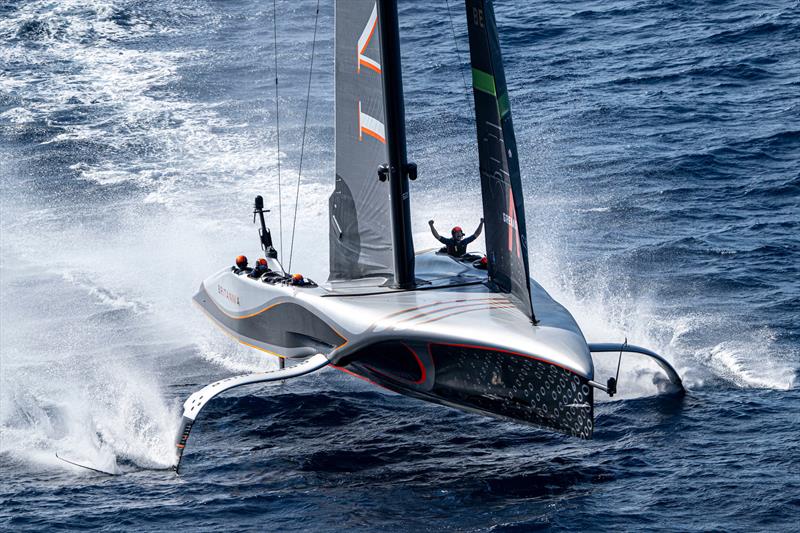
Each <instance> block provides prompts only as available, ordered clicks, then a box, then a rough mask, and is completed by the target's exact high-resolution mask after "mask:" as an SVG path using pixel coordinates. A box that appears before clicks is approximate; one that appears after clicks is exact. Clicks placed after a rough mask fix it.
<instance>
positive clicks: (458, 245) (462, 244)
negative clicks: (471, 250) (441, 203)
mask: <svg viewBox="0 0 800 533" xmlns="http://www.w3.org/2000/svg"><path fill="white" fill-rule="evenodd" d="M428 225H429V226H430V227H431V233H433V236H434V237H436V240H438V241H439V242H440V243H442V244H444V246H445V247H444V248H443V249H442V251H446V252H447V253H448V254H449V255H451V256H453V257H464V255H466V253H467V246H468V245H469V244H470V243H471V242H472V241H474V240H475V239H477V238H478V235H480V234H481V231H482V230H483V219H481V223H480V224H479V225H478V229H476V230H475V233H473V234H472V235H470V236H469V237H467V238H464V231H463V230H462V229H461V226H456V227H454V228H453V229H452V231H451V232H450V233H451V234H452V236H453V237H452V238H450V239H448V238H445V237H442V236H441V235H439V232H438V231H436V228H435V227H433V220H429V221H428Z"/></svg>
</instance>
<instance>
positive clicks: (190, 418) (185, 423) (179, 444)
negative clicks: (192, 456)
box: [174, 353, 330, 472]
mask: <svg viewBox="0 0 800 533" xmlns="http://www.w3.org/2000/svg"><path fill="white" fill-rule="evenodd" d="M329 363H330V361H329V360H328V357H327V356H325V355H324V354H321V353H319V354H317V355H314V356H312V357H310V358H309V359H306V360H305V361H303V362H302V363H299V364H297V365H293V366H290V367H288V368H281V369H279V370H272V371H270V372H258V373H255V374H245V375H243V376H233V377H229V378H225V379H222V380H220V381H215V382H214V383H211V384H210V385H206V386H205V387H203V388H202V389H200V390H199V391H197V392H195V393H194V394H192V395H191V396H189V398H187V399H186V401H185V402H184V403H183V418H182V419H181V426H180V432H179V433H178V438H177V441H176V443H175V446H176V450H175V451H176V453H175V466H174V469H175V472H178V468H179V467H180V464H181V458H182V457H183V451H184V450H185V449H186V442H187V441H188V440H189V433H190V432H191V430H192V426H193V425H194V421H195V419H197V415H199V414H200V411H201V410H202V409H203V407H205V406H206V404H208V402H210V401H211V400H212V399H213V398H215V397H216V396H218V395H219V394H221V393H223V392H225V391H227V390H230V389H233V388H236V387H241V386H242V385H252V384H254V383H267V382H270V381H283V380H286V379H290V378H296V377H300V376H304V375H306V374H310V373H311V372H316V371H317V370H320V369H322V368H324V367H326V366H327V365H328V364H329Z"/></svg>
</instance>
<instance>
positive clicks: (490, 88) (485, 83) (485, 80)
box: [472, 68, 497, 96]
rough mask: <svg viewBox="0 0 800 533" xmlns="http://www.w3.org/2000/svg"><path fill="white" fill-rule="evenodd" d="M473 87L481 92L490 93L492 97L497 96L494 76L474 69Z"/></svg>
mask: <svg viewBox="0 0 800 533" xmlns="http://www.w3.org/2000/svg"><path fill="white" fill-rule="evenodd" d="M472 86H473V87H475V88H476V89H478V90H479V91H483V92H485V93H489V94H491V95H492V96H497V93H496V92H495V90H494V76H492V75H491V74H488V73H486V72H484V71H482V70H478V69H476V68H473V69H472Z"/></svg>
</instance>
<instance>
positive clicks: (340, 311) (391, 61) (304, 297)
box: [176, 0, 682, 468]
mask: <svg viewBox="0 0 800 533" xmlns="http://www.w3.org/2000/svg"><path fill="white" fill-rule="evenodd" d="M465 3H466V15H467V17H466V20H467V26H468V29H469V30H468V33H469V47H470V59H471V66H472V82H473V94H474V102H475V122H476V126H477V140H478V148H479V159H480V161H479V163H480V181H481V192H482V195H483V216H484V218H485V223H486V247H487V254H486V257H487V265H486V266H485V267H483V268H482V266H483V265H481V264H480V262H476V263H473V262H472V261H470V260H464V259H459V258H453V257H450V256H448V255H446V254H442V253H439V252H436V251H427V252H422V253H418V254H415V252H414V245H413V242H412V238H411V223H410V218H409V216H410V208H409V207H410V205H409V179H411V180H414V179H416V165H414V164H413V163H409V162H408V161H407V159H406V138H405V117H404V108H403V84H402V77H401V68H400V48H399V47H400V40H399V27H398V20H397V0H338V1H337V3H336V11H335V15H336V41H335V56H336V58H335V69H336V82H335V86H336V99H335V101H336V182H335V187H334V191H333V194H332V195H331V197H330V202H329V204H330V205H329V208H330V278H329V280H328V283H327V284H326V285H325V286H317V285H316V284H314V283H306V284H303V285H296V284H292V282H291V279H290V278H289V277H288V276H286V275H285V274H273V275H265V276H263V277H260V278H257V279H254V278H251V277H248V276H247V275H245V274H243V273H241V272H237V271H236V270H235V269H234V270H232V269H230V268H225V269H223V270H221V271H220V272H218V273H216V274H214V275H212V276H211V277H209V278H208V279H206V280H205V281H204V282H203V283H202V285H201V287H200V290H199V292H198V293H197V295H195V297H194V300H195V302H196V303H197V304H198V305H199V306H200V307H201V308H202V309H203V311H205V313H206V314H207V315H208V316H209V317H210V318H211V319H212V320H213V321H214V322H215V323H216V324H217V325H218V326H220V327H221V328H222V329H223V330H225V331H226V332H227V333H229V334H230V335H232V336H233V337H235V338H236V339H238V340H239V341H240V342H242V343H243V344H246V345H248V346H251V347H253V348H256V349H259V350H262V351H264V352H267V353H269V354H272V355H277V356H279V357H281V358H284V359H283V360H292V361H298V363H297V364H295V365H293V366H287V367H285V368H284V365H283V364H282V365H281V369H279V370H276V371H273V372H266V373H258V374H251V375H246V376H239V377H232V378H228V379H225V380H222V381H219V382H216V383H213V384H211V385H208V386H206V387H205V388H203V389H202V390H200V391H198V392H196V393H194V394H193V395H191V396H190V397H189V399H188V400H186V402H185V404H184V414H183V421H182V425H181V430H180V432H179V435H178V442H177V448H178V450H177V462H176V468H177V464H178V463H179V462H180V458H181V456H182V454H183V450H184V448H185V446H186V441H187V439H188V436H189V432H190V430H191V428H192V425H193V423H194V420H195V419H196V417H197V415H198V413H199V412H200V410H201V409H202V408H203V406H204V405H205V404H206V403H207V402H208V401H209V400H211V399H212V398H213V397H214V396H216V395H217V394H219V393H221V392H223V391H225V390H228V389H230V388H232V387H237V386H240V385H245V384H250V383H260V382H266V381H277V380H286V379H289V378H293V377H297V376H301V375H303V374H307V373H310V372H314V371H316V370H319V369H322V368H324V367H326V366H332V367H334V368H337V369H339V370H343V371H345V372H348V373H350V374H353V375H355V376H358V377H360V378H363V379H366V380H367V381H370V382H372V383H374V384H376V385H380V386H382V387H385V388H387V389H389V390H392V391H395V392H398V393H400V394H405V395H407V396H412V397H414V398H418V399H421V400H426V401H429V402H434V403H439V404H443V405H447V406H451V407H455V408H458V409H462V410H466V411H471V412H475V413H480V414H484V415H490V416H495V417H500V418H505V419H510V420H514V421H519V422H524V423H529V424H533V425H536V426H540V427H544V428H548V429H552V430H555V431H559V432H562V433H566V434H568V435H573V436H576V437H580V438H583V439H588V438H591V436H592V431H593V429H594V420H593V413H594V407H593V406H594V396H593V392H594V389H600V390H603V391H605V392H607V393H609V394H614V392H615V391H616V381H615V379H614V378H611V379H609V380H608V381H607V382H606V383H605V384H602V383H599V382H596V381H595V380H594V379H595V375H594V365H593V362H592V353H593V352H620V353H621V352H623V351H626V352H636V353H640V354H644V355H647V356H649V357H652V358H653V359H655V361H656V362H657V363H658V364H659V365H660V366H661V367H662V368H663V370H664V371H665V372H666V374H667V376H668V377H669V379H670V381H671V383H672V385H673V386H674V388H675V390H679V391H681V390H682V385H681V380H680V377H679V376H678V374H677V373H676V372H675V370H674V369H673V368H672V367H671V366H670V364H669V363H668V362H667V361H666V360H665V359H663V358H662V357H660V356H659V355H657V354H655V353H653V352H651V351H649V350H647V349H644V348H639V347H636V346H632V345H628V344H627V343H625V344H587V342H586V339H585V338H584V336H583V334H582V333H581V330H580V328H579V327H578V325H577V323H576V322H575V320H574V319H573V317H572V315H570V313H569V312H568V311H567V310H566V309H565V308H564V307H562V306H561V305H560V304H559V303H557V302H556V301H554V300H553V299H552V298H551V297H550V296H549V295H548V294H547V292H545V290H544V289H543V288H542V287H541V286H540V285H539V284H537V283H536V282H535V281H533V280H531V278H530V275H529V269H528V247H527V239H526V229H525V228H526V226H525V207H524V203H523V194H522V184H521V181H520V173H519V163H518V153H517V147H516V141H515V138H514V129H513V126H512V122H511V107H510V104H509V99H508V93H507V90H506V82H505V74H504V72H503V63H502V59H501V54H500V44H499V40H498V34H497V28H496V26H495V17H494V11H493V8H492V2H491V0H466V1H465ZM256 212H257V213H258V214H259V215H260V216H261V226H262V231H261V240H262V246H263V247H264V249H265V250H267V256H268V257H269V261H268V263H269V266H270V267H271V268H272V269H273V270H277V271H280V272H282V270H283V269H282V267H280V263H279V262H278V261H277V254H276V253H275V252H274V250H273V249H272V247H271V238H270V236H269V230H267V228H266V226H265V225H264V222H263V202H262V201H261V199H260V197H259V198H257V200H256ZM388 228H391V232H389V231H387V229H388Z"/></svg>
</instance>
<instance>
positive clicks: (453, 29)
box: [444, 0, 472, 115]
mask: <svg viewBox="0 0 800 533" xmlns="http://www.w3.org/2000/svg"><path fill="white" fill-rule="evenodd" d="M444 4H445V5H446V6H447V18H449V19H450V31H451V32H452V34H453V44H455V45H456V55H458V71H459V72H460V73H461V81H463V82H464V98H465V99H466V102H467V115H469V114H470V112H471V111H472V106H471V105H470V101H469V93H470V90H469V86H467V78H466V76H464V69H463V68H462V67H463V65H464V63H463V61H462V60H461V49H460V48H459V46H458V39H457V38H456V26H455V24H454V23H453V15H452V13H450V1H449V0H444Z"/></svg>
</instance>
